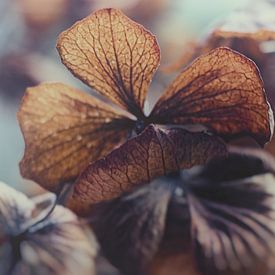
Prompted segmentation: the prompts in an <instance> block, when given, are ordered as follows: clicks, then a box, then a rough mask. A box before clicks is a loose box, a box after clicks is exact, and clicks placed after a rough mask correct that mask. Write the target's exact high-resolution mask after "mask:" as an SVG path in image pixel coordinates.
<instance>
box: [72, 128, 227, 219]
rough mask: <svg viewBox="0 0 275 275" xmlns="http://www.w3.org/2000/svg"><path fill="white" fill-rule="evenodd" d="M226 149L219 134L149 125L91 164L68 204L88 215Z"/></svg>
mask: <svg viewBox="0 0 275 275" xmlns="http://www.w3.org/2000/svg"><path fill="white" fill-rule="evenodd" d="M226 152H227V150H226V146H225V144H224V143H223V142H222V141H221V140H220V139H218V138H216V137H213V136H209V135H206V134H203V133H191V132H188V131H186V130H183V129H180V128H175V129H170V130H162V129H159V128H157V127H155V126H153V125H150V126H149V127H147V128H146V129H145V130H144V131H143V132H142V134H140V135H138V136H137V137H135V138H132V139H130V140H128V141H127V142H126V143H125V144H123V145H122V146H121V147H119V148H118V149H116V150H113V151H112V152H111V153H110V154H109V155H107V156H106V157H105V158H104V159H101V160H98V161H96V162H94V163H92V164H90V165H89V166H88V167H87V168H86V169H85V170H84V172H83V173H82V174H81V175H80V177H79V178H78V180H77V181H76V184H75V186H74V190H73V194H72V196H71V198H70V199H69V202H68V205H69V207H70V208H72V209H73V210H74V211H76V212H77V213H78V214H81V215H86V214H88V212H89V208H90V207H91V205H92V204H95V203H98V202H100V201H103V200H108V199H111V198H115V197H117V196H119V195H120V194H121V193H122V192H124V191H128V190H130V189H131V188H133V187H134V186H137V185H140V184H143V183H148V182H150V181H151V180H152V179H154V178H156V177H158V176H162V175H165V174H167V173H169V172H172V171H177V170H178V169H179V168H189V167H191V166H193V165H196V164H202V163H205V162H206V161H207V160H208V159H209V158H211V157H213V156H216V155H224V154H226Z"/></svg>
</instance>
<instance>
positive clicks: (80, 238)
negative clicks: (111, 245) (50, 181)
mask: <svg viewBox="0 0 275 275" xmlns="http://www.w3.org/2000/svg"><path fill="white" fill-rule="evenodd" d="M0 188H1V194H0V225H1V226H0V274H3V275H4V274H11V275H17V274H18V275H19V274H24V275H25V274H26V275H31V274H41V275H51V274H56V275H59V274H60V275H61V274H64V275H75V274H78V273H79V274H83V275H86V274H87V275H91V274H95V273H94V269H95V266H94V258H95V255H96V250H97V244H96V242H95V240H94V238H93V236H92V234H90V237H91V238H90V239H88V237H87V235H86V234H85V233H84V231H83V229H82V228H81V227H80V225H79V222H78V220H77V217H76V216H75V215H74V214H73V213H72V212H71V211H70V210H68V209H66V208H64V207H62V206H56V207H55V209H54V210H53V212H52V213H51V214H50V215H49V217H48V218H45V217H46V216H47V214H48V213H49V211H50V210H51V208H52V207H53V205H54V201H55V196H54V195H52V194H45V195H41V196H39V197H35V198H34V199H33V200H30V199H28V198H27V197H26V196H25V195H24V194H22V193H20V192H17V191H15V190H14V189H12V188H10V187H8V186H7V185H5V184H4V183H0ZM44 218H45V219H44Z"/></svg>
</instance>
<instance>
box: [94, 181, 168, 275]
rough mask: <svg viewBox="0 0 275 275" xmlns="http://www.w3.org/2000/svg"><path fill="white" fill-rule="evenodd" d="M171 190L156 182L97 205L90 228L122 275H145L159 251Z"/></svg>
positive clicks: (165, 185)
mask: <svg viewBox="0 0 275 275" xmlns="http://www.w3.org/2000/svg"><path fill="white" fill-rule="evenodd" d="M172 191H173V190H172V188H170V186H169V184H167V182H163V181H160V180H158V181H156V182H153V183H151V184H149V185H146V186H144V187H141V188H139V189H137V190H136V191H135V192H133V193H126V194H124V195H123V196H121V197H119V198H116V199H113V200H111V201H107V202H103V203H100V204H98V205H96V206H95V207H94V208H93V210H92V213H91V217H92V222H91V225H92V228H93V230H94V231H95V234H96V236H97V238H98V240H99V242H100V245H101V248H102V250H103V252H104V255H105V256H106V257H107V258H108V259H109V260H110V261H111V262H112V263H113V264H114V265H115V266H117V267H118V268H119V269H120V270H121V271H122V272H124V273H125V274H132V275H134V274H136V275H139V274H144V272H145V271H146V269H148V265H149V263H150V261H151V260H152V259H153V257H154V255H155V253H156V252H157V251H158V248H159V245H160V243H161V240H162V237H163V234H164V230H165V221H166V213H167V208H168V203H169V200H170V197H171V196H172Z"/></svg>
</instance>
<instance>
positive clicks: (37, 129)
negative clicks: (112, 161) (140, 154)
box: [18, 83, 131, 191]
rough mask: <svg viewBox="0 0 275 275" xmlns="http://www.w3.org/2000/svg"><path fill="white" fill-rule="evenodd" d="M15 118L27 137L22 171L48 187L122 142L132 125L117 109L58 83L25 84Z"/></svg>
mask: <svg viewBox="0 0 275 275" xmlns="http://www.w3.org/2000/svg"><path fill="white" fill-rule="evenodd" d="M18 120H19V123H20V126H21V130H22V132H23V135H24V139H25V143H26V148H25V154H24V157H23V159H22V161H21V163H20V169H21V174H22V175H23V176H24V177H26V178H29V179H32V180H34V181H36V182H38V183H39V184H41V185H42V186H43V187H44V188H46V189H49V190H53V191H57V190H58V188H59V185H58V184H59V183H62V182H66V181H70V180H73V179H75V178H76V177H77V176H78V174H79V173H80V172H81V171H82V170H83V169H84V168H85V167H86V166H87V165H88V163H89V162H90V161H94V160H96V159H98V158H100V157H101V156H103V155H105V154H107V153H108V152H109V151H111V150H112V149H113V148H114V147H115V146H116V145H118V144H119V143H120V142H122V141H123V140H124V139H125V138H126V136H127V131H128V129H130V125H131V121H130V119H129V118H127V117H126V116H124V114H123V113H122V112H119V111H117V110H115V109H113V108H111V107H110V106H108V105H107V104H104V103H103V102H101V101H100V100H97V99H96V98H94V97H92V96H89V95H88V94H86V93H84V92H81V91H78V90H76V89H74V88H71V87H69V86H66V85H64V84H60V83H51V84H46V83H45V84H41V85H39V86H36V87H33V88H29V89H27V92H26V94H25V96H24V98H23V100H22V104H21V107H20V110H19V113H18Z"/></svg>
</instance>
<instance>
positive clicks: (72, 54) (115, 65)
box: [57, 9, 160, 116]
mask: <svg viewBox="0 0 275 275" xmlns="http://www.w3.org/2000/svg"><path fill="white" fill-rule="evenodd" d="M57 49H58V51H59V54H60V56H61V58H62V62H63V63H64V64H65V65H66V66H67V67H68V69H69V70H70V71H71V72H72V73H73V74H74V75H75V76H76V77H78V78H80V79H81V80H82V81H83V82H85V83H86V84H88V85H89V86H90V87H92V88H94V89H95V90H97V91H98V92H99V93H101V94H103V95H105V96H107V97H108V98H109V99H110V100H112V101H113V102H115V103H117V104H119V105H120V106H121V107H123V108H125V109H126V110H128V111H130V112H131V113H133V114H134V115H136V116H143V105H144V100H145V97H146V93H147V89H148V85H149V83H150V82H151V80H152V77H153V74H154V72H155V70H156V68H157V67H158V65H159V60H160V51H159V47H158V44H157V41H156V38H155V37H154V36H153V35H152V34H151V33H150V32H149V31H147V30H146V29H144V28H143V27H142V26H141V25H139V24H137V23H135V22H133V21H132V20H130V19H129V18H128V17H126V16H125V15H124V14H123V13H122V12H120V11H119V10H115V9H103V10H99V11H97V12H95V13H92V14H91V15H90V16H88V17H86V18H85V19H83V20H81V21H79V22H77V23H76V24H75V25H73V26H72V27H71V28H70V29H68V30H66V31H64V32H63V33H62V34H61V35H60V37H59V39H58V43H57Z"/></svg>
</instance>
